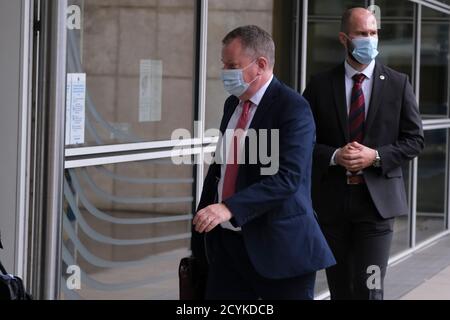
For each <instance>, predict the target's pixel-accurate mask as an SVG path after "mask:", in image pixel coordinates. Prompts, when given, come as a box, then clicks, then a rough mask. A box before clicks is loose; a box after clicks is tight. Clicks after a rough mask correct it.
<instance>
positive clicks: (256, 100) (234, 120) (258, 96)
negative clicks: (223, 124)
mask: <svg viewBox="0 0 450 320" xmlns="http://www.w3.org/2000/svg"><path fill="white" fill-rule="evenodd" d="M272 80H273V75H272V77H271V78H270V79H269V81H267V82H266V83H265V84H264V85H263V86H262V87H261V89H259V90H258V92H256V93H255V95H254V96H253V97H251V98H250V102H251V103H252V105H251V107H250V111H249V116H248V117H249V118H248V122H247V127H246V128H245V134H247V130H248V128H249V127H250V124H251V123H252V120H253V117H254V116H255V113H256V109H257V108H258V106H259V104H260V103H261V100H262V98H263V97H264V94H265V93H266V91H267V88H268V87H269V85H270V83H271V82H272ZM244 102H245V101H240V102H239V105H238V106H237V107H236V110H235V111H234V113H233V115H232V116H231V118H230V121H229V122H228V126H227V129H226V130H231V131H229V132H234V130H235V129H236V126H237V124H238V121H239V118H240V117H241V114H242V111H243V105H244ZM232 140H233V139H225V141H226V144H227V146H226V150H227V151H226V152H225V154H224V152H223V151H224V146H223V141H224V140H223V139H221V141H219V144H218V148H217V151H216V153H218V155H219V159H225V160H226V159H228V154H229V152H228V151H229V150H230V145H231V141H232ZM244 141H245V139H241V141H240V148H241V149H242V146H243V143H244ZM226 162H227V161H222V165H221V178H220V180H219V184H218V186H217V189H218V190H217V191H218V202H219V203H222V193H223V183H224V178H225V170H226V168H227V163H226ZM221 226H222V228H225V229H230V230H233V231H240V230H241V228H235V227H233V225H232V224H231V223H230V222H229V221H227V222H224V223H222V224H221Z"/></svg>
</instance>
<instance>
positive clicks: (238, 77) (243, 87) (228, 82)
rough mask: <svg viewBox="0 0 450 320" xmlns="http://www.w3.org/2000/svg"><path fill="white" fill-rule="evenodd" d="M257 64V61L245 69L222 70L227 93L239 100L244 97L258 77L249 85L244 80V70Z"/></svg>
mask: <svg viewBox="0 0 450 320" xmlns="http://www.w3.org/2000/svg"><path fill="white" fill-rule="evenodd" d="M255 62H256V60H255V61H253V62H252V63H250V64H249V65H248V66H246V67H245V68H243V69H227V70H222V75H221V77H222V82H223V86H224V88H225V91H227V92H228V93H229V94H231V95H233V96H236V97H238V98H239V97H240V96H242V95H243V94H244V93H245V92H246V91H247V90H248V88H249V87H250V85H251V84H252V83H253V82H255V81H256V79H257V77H256V78H255V79H253V80H252V81H251V82H250V83H247V82H245V80H244V70H245V69H247V68H248V67H250V66H251V65H253V64H254V63H255Z"/></svg>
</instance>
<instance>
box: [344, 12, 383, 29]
mask: <svg viewBox="0 0 450 320" xmlns="http://www.w3.org/2000/svg"><path fill="white" fill-rule="evenodd" d="M361 28H364V29H377V19H376V18H375V15H374V14H373V13H372V12H371V11H369V10H367V9H366V8H352V9H348V10H347V11H345V12H344V14H343V15H342V20H341V32H344V33H345V34H349V33H351V32H352V31H353V30H357V29H361Z"/></svg>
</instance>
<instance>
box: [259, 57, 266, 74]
mask: <svg viewBox="0 0 450 320" xmlns="http://www.w3.org/2000/svg"><path fill="white" fill-rule="evenodd" d="M256 64H257V65H258V67H259V69H260V70H262V71H263V72H265V71H266V70H267V69H268V68H269V60H268V59H267V58H266V57H260V58H258V60H256Z"/></svg>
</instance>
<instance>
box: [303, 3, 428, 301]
mask: <svg viewBox="0 0 450 320" xmlns="http://www.w3.org/2000/svg"><path fill="white" fill-rule="evenodd" d="M339 40H340V42H341V43H342V45H343V46H344V48H345V49H346V52H347V58H346V61H345V63H343V64H341V65H339V66H337V67H336V68H334V69H333V70H331V71H328V72H324V73H322V74H319V75H316V76H314V77H312V79H311V81H310V83H309V84H308V86H307V88H306V90H305V92H304V97H305V98H306V99H307V100H308V101H309V103H310V106H311V108H312V112H313V115H314V118H315V123H316V130H317V144H316V146H315V148H314V156H313V158H314V161H313V181H312V184H313V189H312V197H313V204H314V209H315V210H316V212H317V214H318V216H319V221H320V224H321V227H322V230H323V232H324V234H325V236H326V238H327V241H328V243H329V245H330V247H331V249H332V251H333V253H334V256H335V257H336V260H337V264H336V265H335V266H333V267H331V268H328V269H327V279H328V285H329V288H330V292H331V298H332V299H373V300H380V299H383V280H384V276H385V273H386V268H387V263H388V258H389V250H390V245H391V240H392V235H393V224H394V217H397V216H401V215H406V214H408V207H407V201H406V192H405V187H404V181H403V177H402V165H404V164H406V163H407V162H408V161H409V160H411V159H413V158H414V157H416V156H417V155H418V154H419V153H420V151H421V150H422V149H423V147H424V137H423V130H422V121H421V117H420V114H419V110H418V107H417V104H416V98H415V97H414V94H413V90H412V87H411V85H410V83H409V81H408V77H407V76H406V75H404V74H401V73H398V72H396V71H394V70H392V69H390V68H388V67H386V66H384V65H383V64H381V63H380V62H378V61H377V62H376V61H375V60H374V58H375V57H376V55H377V54H378V51H377V44H378V34H377V21H376V18H375V17H374V15H373V14H372V13H371V12H370V11H368V10H366V9H364V8H354V9H350V10H348V11H347V12H346V13H345V14H344V15H343V18H342V29H341V32H340V34H339Z"/></svg>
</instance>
